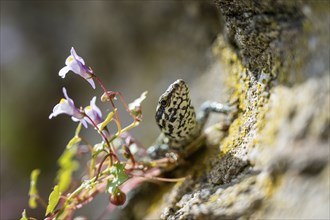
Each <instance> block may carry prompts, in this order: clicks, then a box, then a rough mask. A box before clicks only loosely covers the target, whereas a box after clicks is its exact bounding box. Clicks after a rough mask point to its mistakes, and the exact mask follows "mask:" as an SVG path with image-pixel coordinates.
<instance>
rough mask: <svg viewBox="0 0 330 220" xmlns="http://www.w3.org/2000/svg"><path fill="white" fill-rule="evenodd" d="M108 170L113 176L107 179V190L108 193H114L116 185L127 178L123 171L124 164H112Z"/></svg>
mask: <svg viewBox="0 0 330 220" xmlns="http://www.w3.org/2000/svg"><path fill="white" fill-rule="evenodd" d="M110 172H111V174H112V175H113V176H114V178H113V179H112V180H109V181H108V184H107V191H108V192H109V193H110V194H114V193H115V191H116V189H117V188H118V186H120V185H121V184H123V183H124V182H126V180H128V175H127V174H126V173H125V165H124V164H120V163H116V164H114V165H113V166H112V168H111V171H110Z"/></svg>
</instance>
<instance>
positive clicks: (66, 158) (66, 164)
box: [56, 147, 79, 192]
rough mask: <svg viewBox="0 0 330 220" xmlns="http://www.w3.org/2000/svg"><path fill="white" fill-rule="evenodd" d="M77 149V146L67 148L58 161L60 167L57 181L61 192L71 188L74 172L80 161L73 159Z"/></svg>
mask: <svg viewBox="0 0 330 220" xmlns="http://www.w3.org/2000/svg"><path fill="white" fill-rule="evenodd" d="M76 151H77V148H76V147H71V148H66V149H65V150H64V152H63V154H62V155H61V157H60V158H59V159H58V162H57V163H58V164H59V166H60V169H59V170H58V171H57V176H56V181H57V183H58V186H59V190H60V191H61V192H65V191H66V190H67V189H68V188H69V186H70V184H71V180H72V173H73V172H74V171H76V170H77V169H78V168H79V163H78V162H77V161H75V160H73V157H74V156H75V155H76Z"/></svg>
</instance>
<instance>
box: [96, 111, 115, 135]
mask: <svg viewBox="0 0 330 220" xmlns="http://www.w3.org/2000/svg"><path fill="white" fill-rule="evenodd" d="M116 111H117V109H116V108H115V109H114V110H113V111H112V112H110V113H109V114H108V116H107V118H106V119H105V120H104V121H103V122H102V123H101V125H100V126H99V129H100V130H101V131H102V130H103V129H104V128H105V126H107V125H108V124H109V123H110V122H111V120H112V118H113V116H114V115H115V113H116Z"/></svg>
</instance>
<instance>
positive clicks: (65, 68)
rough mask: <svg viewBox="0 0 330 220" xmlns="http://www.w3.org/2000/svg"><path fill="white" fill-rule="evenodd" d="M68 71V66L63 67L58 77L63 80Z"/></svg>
mask: <svg viewBox="0 0 330 220" xmlns="http://www.w3.org/2000/svg"><path fill="white" fill-rule="evenodd" d="M69 71H70V67H69V66H65V67H63V68H62V69H61V70H60V71H59V72H58V75H59V76H60V77H62V78H65V75H66V74H67V73H68V72H69Z"/></svg>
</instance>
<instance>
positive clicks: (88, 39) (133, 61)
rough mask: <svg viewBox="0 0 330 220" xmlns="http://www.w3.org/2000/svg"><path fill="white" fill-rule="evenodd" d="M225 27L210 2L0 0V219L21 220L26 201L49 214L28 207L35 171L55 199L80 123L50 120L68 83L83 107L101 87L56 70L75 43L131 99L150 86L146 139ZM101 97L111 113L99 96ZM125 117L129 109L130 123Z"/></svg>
mask: <svg viewBox="0 0 330 220" xmlns="http://www.w3.org/2000/svg"><path fill="white" fill-rule="evenodd" d="M220 28H221V27H220V22H219V15H218V14H217V12H216V10H215V8H214V5H212V3H210V2H208V1H187V2H183V1H9V0H8V1H5V0H1V32H0V33H1V35H0V37H1V200H0V202H1V216H0V217H1V219H17V218H19V217H20V216H21V212H22V211H23V209H24V208H26V209H27V213H28V216H34V217H37V218H38V219H40V218H43V215H44V210H43V209H41V208H38V209H36V210H30V209H28V196H27V194H28V189H29V175H30V172H31V171H32V170H33V169H35V168H40V169H41V175H40V181H39V183H38V187H39V192H40V194H41V196H43V197H44V198H45V199H47V198H48V195H49V193H50V191H51V189H52V187H53V185H54V181H53V180H54V177H55V175H56V170H57V168H58V167H57V165H56V160H57V158H58V157H59V155H60V154H61V153H62V151H63V149H64V147H65V145H66V143H67V142H68V140H69V139H70V138H71V137H72V135H73V133H74V129H75V127H76V123H74V122H72V121H71V120H70V118H69V117H66V116H59V117H57V118H55V119H52V120H49V119H48V116H49V114H50V113H51V111H52V108H53V106H54V105H55V104H57V103H58V101H59V100H60V98H61V97H62V96H63V94H62V89H61V88H62V87H63V86H65V87H66V88H67V90H68V94H69V96H70V97H71V98H72V99H74V100H75V103H76V105H77V106H86V105H87V104H89V100H90V99H91V98H92V97H93V96H95V95H96V96H98V97H99V96H100V95H101V94H102V91H101V89H100V88H99V87H97V89H96V90H93V89H92V88H91V87H90V86H89V85H88V84H87V82H86V81H84V80H83V79H82V78H80V77H79V76H77V75H75V74H73V73H72V72H71V73H69V74H68V75H67V77H66V78H65V79H64V80H63V79H61V78H60V77H59V76H58V71H59V70H60V69H61V68H62V67H63V66H64V61H65V59H66V58H67V57H68V55H69V52H70V48H71V47H72V46H73V47H75V49H76V51H77V53H78V55H80V56H81V57H83V58H84V59H85V62H86V64H87V65H88V66H91V67H92V68H93V70H94V72H95V73H96V74H97V75H99V76H100V78H102V79H103V81H104V83H105V85H106V86H107V88H108V89H109V90H113V91H120V92H121V93H122V94H123V95H124V97H125V99H126V101H127V102H130V101H132V100H134V99H135V98H137V97H138V96H139V95H140V94H141V93H142V92H143V91H145V90H148V91H149V94H148V98H147V100H146V101H145V102H144V104H143V115H144V121H143V123H142V124H141V126H140V127H138V128H137V129H135V131H134V132H133V134H134V135H135V136H136V137H137V138H138V139H139V140H140V142H142V143H143V144H144V145H145V146H148V145H150V144H151V143H152V141H153V140H154V139H155V138H156V136H157V134H158V128H157V126H156V125H155V123H154V109H155V107H156V102H157V99H158V97H159V95H160V94H161V93H162V92H163V91H164V90H165V89H166V87H167V86H168V85H169V84H170V83H172V82H173V81H174V80H176V79H177V78H183V79H185V80H186V81H187V82H188V83H189V82H191V81H192V80H193V79H194V78H195V77H197V76H199V74H200V73H201V72H203V71H204V70H205V68H206V67H207V64H208V63H209V62H210V57H211V56H210V51H209V50H210V45H211V44H212V42H213V41H214V39H215V38H216V35H217V33H218V32H219V30H220ZM97 104H98V105H99V106H100V107H101V109H102V110H103V111H104V112H106V110H107V108H108V107H107V106H102V105H101V104H100V101H99V99H98V101H97ZM124 116H125V112H124V111H122V112H121V118H123V121H124V123H128V122H129V119H128V118H124ZM87 131H88V133H86V132H85V134H86V135H87V136H88V138H90V139H91V142H93V141H95V142H97V141H98V140H97V139H96V138H97V135H94V131H93V130H92V129H91V128H90V129H89V130H87ZM93 138H95V139H94V140H93ZM106 206H107V204H102V205H101V206H100V207H98V209H92V208H91V207H87V209H89V210H87V211H85V214H86V213H87V214H86V216H88V217H89V218H93V216H98V214H100V213H97V212H101V211H102V210H103V209H104V208H105V207H106ZM93 212H96V213H93Z"/></svg>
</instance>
